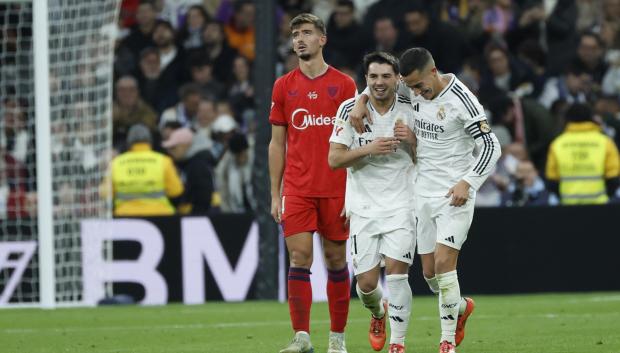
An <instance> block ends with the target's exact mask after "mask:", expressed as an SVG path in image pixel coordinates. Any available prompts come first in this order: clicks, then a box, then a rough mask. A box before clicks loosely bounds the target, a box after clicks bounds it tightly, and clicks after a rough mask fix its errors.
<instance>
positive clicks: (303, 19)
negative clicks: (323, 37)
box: [290, 13, 327, 34]
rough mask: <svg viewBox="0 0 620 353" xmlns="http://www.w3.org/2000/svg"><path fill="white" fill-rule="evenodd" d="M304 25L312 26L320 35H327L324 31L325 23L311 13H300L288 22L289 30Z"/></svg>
mask: <svg viewBox="0 0 620 353" xmlns="http://www.w3.org/2000/svg"><path fill="white" fill-rule="evenodd" d="M304 23H310V24H312V25H314V28H316V29H318V30H319V31H320V32H321V33H323V34H327V30H326V29H325V23H324V22H323V20H321V19H320V18H318V17H317V16H315V15H313V14H311V13H302V14H299V15H297V16H295V18H293V19H292V20H291V22H290V27H291V30H293V29H295V28H297V27H299V26H301V25H302V24H304Z"/></svg>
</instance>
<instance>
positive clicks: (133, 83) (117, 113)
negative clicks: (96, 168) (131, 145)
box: [112, 76, 157, 151]
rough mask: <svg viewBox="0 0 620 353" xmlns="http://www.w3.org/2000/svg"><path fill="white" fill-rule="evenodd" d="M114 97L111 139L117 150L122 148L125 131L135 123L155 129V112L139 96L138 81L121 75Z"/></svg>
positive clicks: (125, 137) (125, 138) (125, 136)
mask: <svg viewBox="0 0 620 353" xmlns="http://www.w3.org/2000/svg"><path fill="white" fill-rule="evenodd" d="M115 88H116V99H115V100H114V104H113V105H112V141H113V145H114V147H116V148H117V150H119V151H121V150H124V147H125V141H126V140H127V131H129V128H130V127H131V126H133V125H135V124H138V123H140V124H144V125H145V126H146V127H148V128H149V129H150V130H151V133H154V132H156V131H157V113H155V111H154V110H153V108H151V107H150V106H149V105H148V104H146V103H145V102H144V101H143V100H142V98H141V97H140V91H139V90H138V81H137V80H136V79H135V78H133V77H132V76H123V77H121V78H119V79H118V81H116V87H115Z"/></svg>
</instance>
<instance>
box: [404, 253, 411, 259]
mask: <svg viewBox="0 0 620 353" xmlns="http://www.w3.org/2000/svg"><path fill="white" fill-rule="evenodd" d="M403 257H404V258H405V259H409V260H411V252H408V253H406V254H405V255H403Z"/></svg>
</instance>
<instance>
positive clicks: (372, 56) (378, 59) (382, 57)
mask: <svg viewBox="0 0 620 353" xmlns="http://www.w3.org/2000/svg"><path fill="white" fill-rule="evenodd" d="M372 63H378V64H388V65H390V66H391V67H392V70H394V74H398V73H399V68H398V59H396V58H395V57H394V56H393V55H392V54H390V53H386V52H384V51H375V52H372V53H368V54H366V55H364V60H363V66H364V74H366V75H368V67H369V66H370V64H372Z"/></svg>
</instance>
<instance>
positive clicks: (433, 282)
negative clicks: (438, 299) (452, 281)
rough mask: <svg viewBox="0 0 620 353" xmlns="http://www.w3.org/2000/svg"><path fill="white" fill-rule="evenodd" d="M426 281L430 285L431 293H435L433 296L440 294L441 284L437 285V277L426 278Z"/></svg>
mask: <svg viewBox="0 0 620 353" xmlns="http://www.w3.org/2000/svg"><path fill="white" fill-rule="evenodd" d="M424 280H425V281H426V283H427V284H428V288H430V289H431V292H433V294H439V284H437V276H435V277H433V278H426V277H424Z"/></svg>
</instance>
